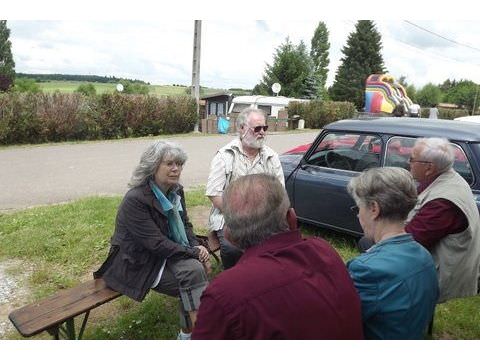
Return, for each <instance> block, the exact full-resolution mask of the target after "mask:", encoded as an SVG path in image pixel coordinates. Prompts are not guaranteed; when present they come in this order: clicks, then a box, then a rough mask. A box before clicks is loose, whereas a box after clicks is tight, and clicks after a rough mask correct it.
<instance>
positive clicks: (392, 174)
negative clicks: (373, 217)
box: [347, 167, 417, 221]
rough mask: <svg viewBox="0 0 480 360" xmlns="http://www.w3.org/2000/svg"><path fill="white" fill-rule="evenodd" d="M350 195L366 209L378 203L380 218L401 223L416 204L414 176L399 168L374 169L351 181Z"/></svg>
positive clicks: (348, 187) (349, 185)
mask: <svg viewBox="0 0 480 360" xmlns="http://www.w3.org/2000/svg"><path fill="white" fill-rule="evenodd" d="M347 189H348V192H349V193H350V195H351V196H352V197H353V198H354V200H355V202H356V203H357V205H358V204H362V205H364V206H367V205H368V204H370V203H371V202H373V201H375V202H376V203H377V204H378V206H379V208H380V215H379V218H383V219H386V220H391V221H399V220H400V221H402V220H405V219H406V218H407V215H408V213H409V212H410V210H412V209H413V207H414V206H415V203H416V202H417V189H416V187H415V182H414V180H413V177H412V175H411V174H410V172H408V171H407V170H405V169H402V168H398V167H384V168H373V169H369V170H367V171H364V172H362V173H361V174H360V175H359V176H357V177H354V178H352V179H351V180H350V182H349V183H348V186H347Z"/></svg>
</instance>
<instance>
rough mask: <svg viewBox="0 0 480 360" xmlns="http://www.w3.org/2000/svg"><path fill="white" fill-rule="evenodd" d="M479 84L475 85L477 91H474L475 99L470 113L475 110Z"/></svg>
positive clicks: (473, 112) (473, 113)
mask: <svg viewBox="0 0 480 360" xmlns="http://www.w3.org/2000/svg"><path fill="white" fill-rule="evenodd" d="M479 87H480V85H477V91H476V92H475V99H473V109H472V115H475V110H476V106H477V97H478V88H479Z"/></svg>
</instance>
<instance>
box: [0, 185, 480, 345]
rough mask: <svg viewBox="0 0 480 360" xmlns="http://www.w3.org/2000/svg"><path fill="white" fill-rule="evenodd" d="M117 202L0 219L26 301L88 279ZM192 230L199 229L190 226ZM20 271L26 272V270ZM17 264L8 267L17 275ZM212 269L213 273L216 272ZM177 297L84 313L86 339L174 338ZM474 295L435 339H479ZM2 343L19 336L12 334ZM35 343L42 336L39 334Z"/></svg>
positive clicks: (344, 241)
mask: <svg viewBox="0 0 480 360" xmlns="http://www.w3.org/2000/svg"><path fill="white" fill-rule="evenodd" d="M203 194H204V188H196V189H193V190H190V191H188V192H187V193H186V196H187V205H188V206H189V208H191V209H192V210H193V208H196V207H197V208H200V207H201V208H204V207H205V206H206V205H207V206H208V205H209V202H208V200H207V199H206V198H205V196H204V195H203ZM120 201H121V197H91V198H85V199H82V200H78V201H75V202H71V203H68V204H61V205H52V206H45V207H37V208H33V209H28V210H24V211H19V212H15V213H11V214H0V261H1V260H6V259H16V260H21V261H22V262H23V263H24V264H28V268H32V269H34V270H33V271H31V272H30V273H28V274H27V275H26V282H27V285H28V288H29V289H30V295H29V296H28V298H27V299H26V300H25V301H24V303H29V302H32V301H34V300H37V299H40V298H43V297H45V296H47V295H50V294H53V293H55V292H56V291H57V290H59V289H62V288H68V287H71V286H74V285H75V284H77V283H79V282H81V281H85V280H87V279H89V278H91V273H92V271H93V270H95V269H96V268H97V267H98V266H99V265H100V264H101V263H102V261H103V260H104V259H105V257H106V254H107V252H108V248H109V239H110V236H111V234H112V231H113V227H114V221H115V215H116V211H117V207H118V205H119V203H120ZM195 230H196V232H198V233H205V231H206V229H205V228H202V227H197V228H196V229H195ZM302 232H303V233H304V234H305V235H307V234H308V235H317V236H321V237H323V238H325V239H327V240H328V241H329V242H330V243H331V244H332V245H333V246H334V247H335V248H336V249H337V251H338V252H339V253H340V255H341V256H342V258H343V259H344V260H345V261H347V260H348V259H350V258H352V257H354V256H355V255H357V254H358V253H357V250H356V249H355V247H354V245H353V244H354V239H353V238H351V237H349V236H345V235H339V234H337V233H334V232H330V231H326V230H321V229H317V228H314V227H310V226H302ZM25 268H26V267H25ZM24 271H25V270H24V267H23V266H22V267H19V268H17V269H13V270H10V273H12V274H13V275H14V274H15V273H16V272H24ZM218 271H219V268H218V266H216V269H215V271H214V273H218ZM177 306H178V305H177V300H176V299H173V298H170V297H168V296H165V295H158V294H156V293H153V292H151V293H150V294H149V295H148V296H147V298H146V299H145V300H144V301H143V302H142V303H137V302H135V301H132V300H130V299H128V298H126V297H124V296H123V297H121V298H119V299H117V300H114V301H112V302H110V303H108V304H105V305H103V306H101V307H99V308H97V309H94V310H93V311H92V313H91V315H90V320H89V324H88V325H87V329H86V331H85V334H84V338H85V339H174V338H175V336H176V333H177V331H178V319H177ZM478 309H480V296H476V297H472V298H468V299H460V300H455V301H450V302H448V303H447V304H442V305H439V306H438V307H437V311H436V315H435V325H434V331H433V337H434V339H480V326H479V324H480V314H479V311H478ZM5 338H8V339H20V338H21V336H20V335H19V334H18V333H16V332H11V333H9V334H7V335H6V337H5ZM34 338H35V339H48V338H49V336H48V335H47V334H41V335H37V336H35V337H34Z"/></svg>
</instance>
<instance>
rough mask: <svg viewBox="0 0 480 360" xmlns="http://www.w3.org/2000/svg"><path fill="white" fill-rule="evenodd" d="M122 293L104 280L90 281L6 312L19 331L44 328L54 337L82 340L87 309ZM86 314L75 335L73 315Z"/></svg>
mask: <svg viewBox="0 0 480 360" xmlns="http://www.w3.org/2000/svg"><path fill="white" fill-rule="evenodd" d="M121 295H122V294H120V293H118V292H116V291H114V290H112V289H110V288H109V287H107V285H106V284H105V282H104V281H103V279H95V280H90V281H87V282H85V283H82V284H80V285H78V286H77V287H74V288H72V289H67V290H61V291H59V292H58V293H56V294H55V295H53V296H51V297H49V298H46V299H44V300H41V301H39V302H37V303H34V304H31V305H27V306H24V307H22V308H20V309H17V310H15V311H13V312H11V313H10V315H8V318H9V319H10V321H11V322H12V323H13V325H14V326H15V328H16V329H17V330H18V332H19V333H20V334H22V335H23V336H25V337H30V336H33V335H36V334H39V333H41V332H42V331H45V330H47V331H48V332H49V333H50V335H52V336H53V337H54V338H55V339H57V340H58V339H60V337H63V338H65V339H70V340H74V339H81V338H82V335H83V331H84V330H85V326H86V325H87V320H88V316H89V314H90V310H92V309H94V308H96V307H98V306H100V305H102V304H105V303H106V302H109V301H111V300H113V299H116V298H118V297H119V296H121ZM81 314H85V315H84V318H83V322H82V326H81V328H80V331H79V333H78V337H77V336H76V334H75V320H74V319H75V317H76V316H78V315H81Z"/></svg>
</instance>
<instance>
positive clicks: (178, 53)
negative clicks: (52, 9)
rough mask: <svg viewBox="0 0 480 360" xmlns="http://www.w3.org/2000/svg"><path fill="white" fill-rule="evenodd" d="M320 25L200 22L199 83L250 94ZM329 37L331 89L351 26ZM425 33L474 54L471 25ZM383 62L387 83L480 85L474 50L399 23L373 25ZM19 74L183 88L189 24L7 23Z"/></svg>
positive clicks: (478, 54) (337, 27) (187, 75)
mask: <svg viewBox="0 0 480 360" xmlns="http://www.w3.org/2000/svg"><path fill="white" fill-rule="evenodd" d="M318 21H320V20H283V19H279V20H262V21H255V20H232V19H229V20H228V21H227V20H205V21H203V22H202V48H201V74H200V78H201V84H202V85H204V86H209V87H219V88H230V87H242V88H252V87H253V86H254V85H255V84H256V83H258V81H259V80H260V79H261V77H262V74H263V71H264V68H265V64H266V63H271V62H272V58H273V53H274V50H275V48H277V47H278V46H279V45H280V44H281V43H282V42H284V41H285V39H286V37H287V36H288V37H289V38H290V40H291V41H292V42H294V43H298V42H299V41H300V40H303V41H304V42H305V43H306V44H307V46H309V45H310V39H311V37H312V35H313V32H314V29H315V27H316V25H317V24H318ZM325 22H326V24H327V28H328V30H329V32H330V44H331V47H330V66H329V70H330V71H329V76H328V82H327V84H329V85H331V84H332V83H333V81H334V78H335V73H336V69H337V67H338V65H339V64H340V58H341V57H342V53H341V49H342V48H343V46H345V44H346V40H347V37H348V35H349V33H350V32H351V31H353V29H354V24H355V20H342V19H333V20H330V19H329V20H325ZM412 22H413V23H415V24H418V25H420V26H422V27H424V28H426V29H429V30H431V31H432V32H435V33H438V34H440V35H444V36H445V37H448V38H449V39H452V40H454V41H457V42H459V43H462V44H469V45H471V46H472V47H474V48H477V49H478V48H480V44H479V43H478V39H479V38H480V23H479V22H478V21H415V20H412ZM376 24H377V28H378V30H379V31H380V33H381V34H382V42H383V58H384V61H385V65H386V67H387V68H388V70H389V72H390V73H391V74H392V75H393V76H394V77H397V78H398V77H400V76H402V75H404V76H406V77H407V81H408V82H409V83H413V84H415V85H416V86H417V87H418V86H423V85H424V84H426V83H428V82H433V83H440V82H443V81H444V80H446V79H447V78H450V79H453V78H455V79H457V80H459V79H461V78H466V79H470V80H473V81H475V82H477V83H479V82H480V51H477V50H474V49H471V48H468V47H465V46H460V45H458V44H453V43H451V42H448V41H446V40H444V39H441V38H439V37H437V36H435V35H433V34H429V33H427V32H425V31H423V30H421V29H419V28H417V27H415V26H412V25H410V24H408V23H406V22H405V21H401V20H388V19H387V20H381V21H376ZM7 26H8V27H9V28H10V29H11V36H10V39H11V41H12V51H13V54H14V59H15V62H16V70H17V71H18V72H27V73H67V74H95V75H108V76H112V75H113V76H122V77H129V78H137V79H142V80H145V81H148V82H150V83H153V84H172V83H175V84H185V85H187V84H189V83H190V82H191V69H192V45H193V21H192V20H177V19H162V20H158V21H153V20H134V21H125V20H107V21H105V20H96V21H80V20H66V21H10V20H9V21H8V23H7Z"/></svg>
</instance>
